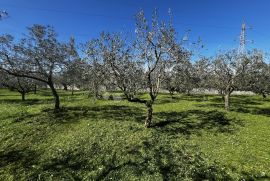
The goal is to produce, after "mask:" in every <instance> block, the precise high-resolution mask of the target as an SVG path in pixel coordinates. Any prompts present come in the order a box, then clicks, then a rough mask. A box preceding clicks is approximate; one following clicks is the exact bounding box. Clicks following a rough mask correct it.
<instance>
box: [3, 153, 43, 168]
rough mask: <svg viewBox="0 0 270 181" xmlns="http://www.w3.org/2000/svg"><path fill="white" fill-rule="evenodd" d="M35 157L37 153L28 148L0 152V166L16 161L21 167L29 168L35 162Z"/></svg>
mask: <svg viewBox="0 0 270 181" xmlns="http://www.w3.org/2000/svg"><path fill="white" fill-rule="evenodd" d="M37 157H38V155H37V153H36V152H35V151H32V150H29V149H22V150H11V151H4V152H0V167H5V166H7V165H9V164H12V163H18V164H19V165H20V166H22V167H23V168H30V167H31V166H32V165H33V164H34V163H36V162H37ZM19 165H18V166H19Z"/></svg>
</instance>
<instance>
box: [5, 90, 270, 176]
mask: <svg viewBox="0 0 270 181" xmlns="http://www.w3.org/2000/svg"><path fill="white" fill-rule="evenodd" d="M114 94H115V95H116V94H117V96H119V95H120V93H114ZM141 96H142V97H143V96H146V95H141ZM60 97H61V104H62V107H63V109H62V110H61V111H60V112H59V113H54V112H53V110H52V108H53V100H52V97H51V95H50V92H49V90H40V91H38V94H36V95H34V94H30V95H27V96H26V99H27V100H26V101H25V102H22V101H21V100H20V98H21V97H20V95H19V94H17V93H16V92H10V91H8V90H5V89H2V90H0V180H4V181H9V180H16V181H17V180H56V181H58V180H154V181H158V180H204V179H205V180H243V179H245V180H270V139H269V138H270V99H265V100H263V98H261V97H260V96H239V95H238V96H233V97H232V107H231V111H230V112H226V111H225V110H224V109H223V103H222V99H221V98H220V97H219V96H207V97H204V96H202V95H194V96H186V95H175V96H174V98H171V97H170V95H168V94H160V95H159V96H158V100H157V102H156V103H155V105H154V120H153V121H154V124H153V126H152V127H151V128H149V129H146V128H144V119H145V116H146V109H145V106H144V105H142V104H138V103H129V102H127V101H126V100H119V99H116V100H95V99H93V98H88V97H87V93H84V92H79V91H78V92H75V95H74V96H72V95H71V92H65V91H60Z"/></svg>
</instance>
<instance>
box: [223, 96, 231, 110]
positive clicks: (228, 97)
mask: <svg viewBox="0 0 270 181" xmlns="http://www.w3.org/2000/svg"><path fill="white" fill-rule="evenodd" d="M224 103H225V109H226V110H227V111H228V110H229V109H230V94H229V93H227V94H225V96H224Z"/></svg>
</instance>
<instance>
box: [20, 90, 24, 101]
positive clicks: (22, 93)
mask: <svg viewBox="0 0 270 181" xmlns="http://www.w3.org/2000/svg"><path fill="white" fill-rule="evenodd" d="M20 93H21V95H22V101H25V92H20Z"/></svg>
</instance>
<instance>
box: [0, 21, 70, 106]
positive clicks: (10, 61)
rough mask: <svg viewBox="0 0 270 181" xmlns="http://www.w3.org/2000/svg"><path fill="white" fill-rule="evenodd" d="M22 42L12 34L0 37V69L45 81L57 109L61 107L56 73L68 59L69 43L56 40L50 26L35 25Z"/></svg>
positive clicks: (17, 75) (18, 75)
mask: <svg viewBox="0 0 270 181" xmlns="http://www.w3.org/2000/svg"><path fill="white" fill-rule="evenodd" d="M28 30H29V33H28V35H27V36H25V38H23V39H21V41H20V42H19V43H15V42H14V41H13V37H12V36H10V35H5V36H1V37H0V41H1V42H0V43H1V49H0V69H2V70H3V71H5V72H7V73H8V74H10V75H14V76H16V77H25V78H29V79H34V80H37V81H40V82H43V83H45V84H46V85H48V86H49V87H50V89H51V92H52V94H53V96H54V101H55V106H54V108H55V110H59V109H60V100H59V95H58V93H57V90H56V88H55V75H56V74H59V72H61V71H62V69H63V67H64V66H65V65H66V63H67V61H68V60H67V59H66V57H67V46H66V44H64V43H60V42H59V41H58V40H57V35H56V33H55V31H54V29H53V28H52V27H50V26H42V25H33V26H32V27H30V28H28Z"/></svg>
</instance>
